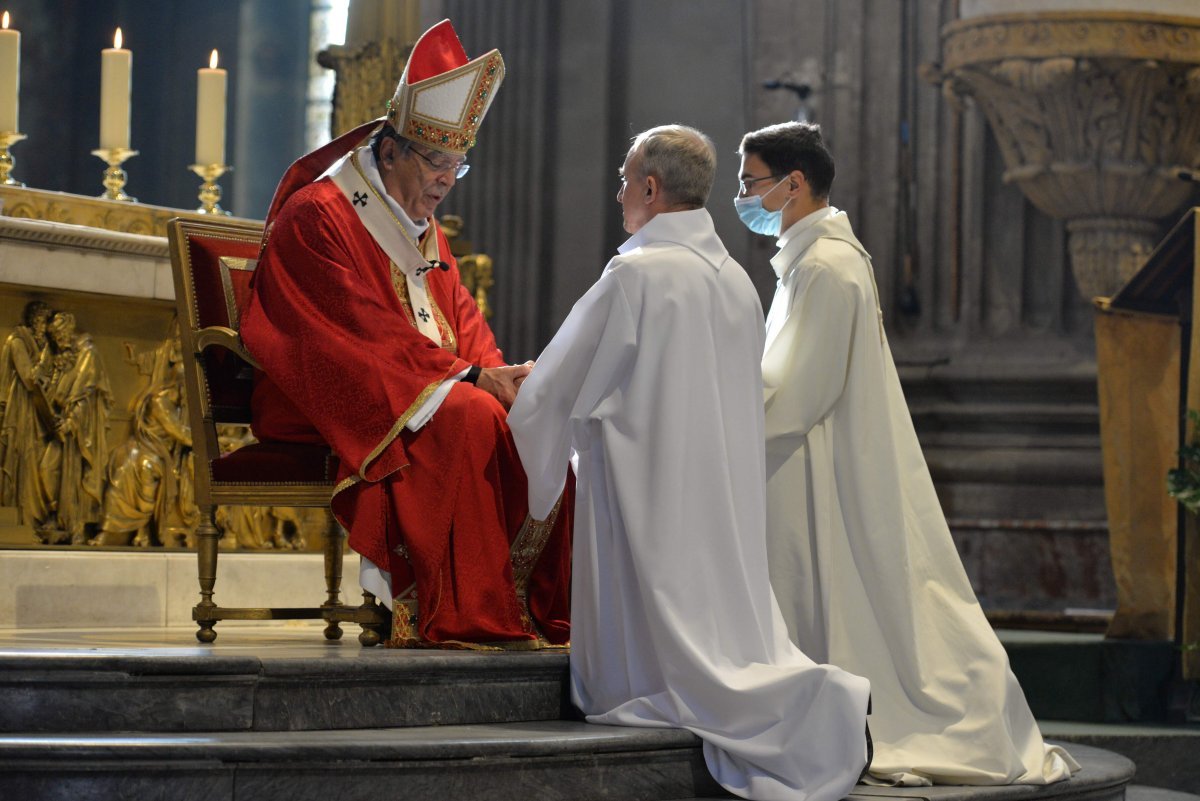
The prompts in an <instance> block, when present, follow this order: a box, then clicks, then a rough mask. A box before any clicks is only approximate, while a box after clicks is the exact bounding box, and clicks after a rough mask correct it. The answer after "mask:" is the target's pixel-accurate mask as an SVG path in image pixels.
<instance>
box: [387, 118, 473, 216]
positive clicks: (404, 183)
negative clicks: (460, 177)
mask: <svg viewBox="0 0 1200 801" xmlns="http://www.w3.org/2000/svg"><path fill="white" fill-rule="evenodd" d="M459 164H460V162H457V161H454V160H453V159H452V158H451V157H450V156H447V155H446V154H445V153H436V152H433V151H430V152H428V153H426V152H423V149H422V148H421V146H420V145H410V146H409V147H408V148H407V149H405V148H404V147H403V146H402V145H401V143H400V142H397V141H396V140H395V139H384V140H383V142H382V143H381V144H380V146H379V175H380V177H382V178H383V188H384V189H385V190H387V193H388V194H389V195H391V197H392V199H393V200H395V201H396V202H397V203H399V204H400V208H402V209H404V213H405V214H407V215H408V216H409V217H410V218H411V219H412V220H413V221H414V222H418V221H420V220H424V219H426V218H428V217H432V216H433V212H434V211H435V210H436V209H437V207H438V204H439V203H441V202H442V200H443V199H444V198H445V197H446V195H447V194H449V192H450V190H451V189H453V188H454V184H455V183H456V181H457V179H456V178H455V171H456V170H457V168H458V165H459Z"/></svg>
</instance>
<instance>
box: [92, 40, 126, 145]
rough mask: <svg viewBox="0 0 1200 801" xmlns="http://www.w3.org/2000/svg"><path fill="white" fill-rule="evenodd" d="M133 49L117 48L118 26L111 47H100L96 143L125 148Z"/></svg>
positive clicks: (118, 44) (118, 43) (118, 41)
mask: <svg viewBox="0 0 1200 801" xmlns="http://www.w3.org/2000/svg"><path fill="white" fill-rule="evenodd" d="M132 73H133V53H131V52H129V51H128V50H122V49H121V29H120V28H117V33H116V35H114V36H113V46H112V48H111V49H109V48H105V49H104V50H101V51H100V147H101V148H105V149H115V148H125V149H126V150H128V149H129V85H130V76H131V75H132Z"/></svg>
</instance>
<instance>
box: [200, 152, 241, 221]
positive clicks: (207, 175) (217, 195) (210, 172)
mask: <svg viewBox="0 0 1200 801" xmlns="http://www.w3.org/2000/svg"><path fill="white" fill-rule="evenodd" d="M190 169H191V171H192V172H194V173H196V175H199V176H200V179H201V180H203V181H204V183H202V184H200V208H198V209H196V211H198V212H199V213H200V214H223V215H225V216H227V217H228V216H229V212H227V211H225V209H223V208H221V206H220V200H221V185H220V184H218V183H217V179H218V178H220V177H221V176H222V175H224V174H225V173H227V172H231V171H232V170H233V167H230V166H229V165H228V164H193V165H192V166H191V168H190Z"/></svg>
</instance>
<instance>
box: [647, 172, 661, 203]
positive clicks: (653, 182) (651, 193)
mask: <svg viewBox="0 0 1200 801" xmlns="http://www.w3.org/2000/svg"><path fill="white" fill-rule="evenodd" d="M661 190H662V187H661V186H659V185H658V178H657V177H656V176H653V175H650V176H648V177H647V178H646V202H647V203H653V202H654V200H655V198H657V197H658V193H659V192H660V191H661Z"/></svg>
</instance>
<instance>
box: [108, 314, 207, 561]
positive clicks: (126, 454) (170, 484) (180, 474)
mask: <svg viewBox="0 0 1200 801" xmlns="http://www.w3.org/2000/svg"><path fill="white" fill-rule="evenodd" d="M177 327H178V326H175V328H177ZM126 352H127V354H128V356H127V362H128V363H129V364H130V365H131V366H133V367H136V368H137V370H138V372H139V373H141V374H142V375H144V376H147V377H148V378H149V382H148V383H147V384H146V386H145V387H144V388H143V389H142V390H141V392H139V393H138V394H137V395H136V396H135V397H134V399H133V408H132V412H133V420H132V427H133V431H132V434H131V435H130V437H129V439H128V440H126V441H125V442H124V443H122V444H121V445H118V446H117V447H116V448H114V449H113V452H112V455H111V456H110V457H109V462H108V473H107V476H108V486H107V488H106V490H105V494H104V519H103V522H102V524H101V528H100V533H99V534H97V535H96V537H95V538H93V539H92V540H91V544H92V545H137V546H140V547H148V546H151V545H185V544H189V545H190V544H191V540H192V538H193V535H194V534H195V531H196V526H198V525H199V523H200V511H199V510H198V509H197V508H196V503H195V499H194V495H193V487H194V481H195V466H194V459H193V456H192V432H191V430H190V429H189V428H188V424H187V419H188V418H187V410H186V409H185V407H184V396H183V355H182V353H181V352H180V346H179V334H178V331H175V332H174V333H173V335H172V336H171V337H170V338H169V339H167V341H165V342H163V343H162V344H161V345H159V346H158V347H157V348H156V349H154V350H152V351H147V352H142V353H137V354H135V353H134V352H133V346H132V345H131V344H129V343H126Z"/></svg>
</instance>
